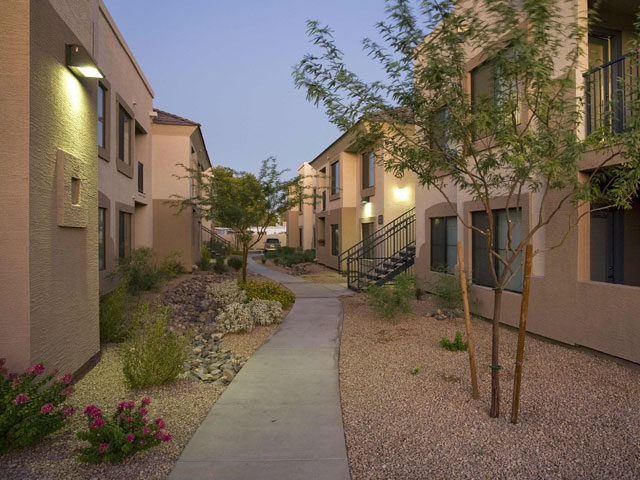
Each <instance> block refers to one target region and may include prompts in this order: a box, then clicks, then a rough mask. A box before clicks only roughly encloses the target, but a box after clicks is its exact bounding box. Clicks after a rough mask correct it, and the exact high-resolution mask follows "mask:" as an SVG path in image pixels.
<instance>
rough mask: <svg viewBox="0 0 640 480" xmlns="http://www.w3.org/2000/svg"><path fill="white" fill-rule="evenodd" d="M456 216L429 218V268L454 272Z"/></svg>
mask: <svg viewBox="0 0 640 480" xmlns="http://www.w3.org/2000/svg"><path fill="white" fill-rule="evenodd" d="M457 242H458V217H456V216H452V217H435V218H432V219H431V270H433V271H436V272H446V273H450V274H454V273H455V272H456V264H457V263H458V251H457Z"/></svg>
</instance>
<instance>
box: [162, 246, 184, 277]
mask: <svg viewBox="0 0 640 480" xmlns="http://www.w3.org/2000/svg"><path fill="white" fill-rule="evenodd" d="M179 258H180V253H179V252H173V253H171V254H169V255H168V256H167V257H165V259H164V260H162V263H161V264H160V273H161V276H162V278H163V279H171V278H176V277H177V276H178V275H180V274H181V273H184V271H185V270H184V265H182V263H181V262H180V260H178V259H179Z"/></svg>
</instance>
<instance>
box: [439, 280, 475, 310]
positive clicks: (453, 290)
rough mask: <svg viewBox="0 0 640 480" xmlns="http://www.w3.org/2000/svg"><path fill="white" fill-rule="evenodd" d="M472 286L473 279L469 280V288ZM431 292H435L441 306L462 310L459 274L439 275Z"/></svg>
mask: <svg viewBox="0 0 640 480" xmlns="http://www.w3.org/2000/svg"><path fill="white" fill-rule="evenodd" d="M470 286H471V281H470V280H469V281H468V282H467V290H468V289H469V287H470ZM431 293H433V294H434V295H435V296H436V297H437V299H438V303H439V304H440V306H442V307H443V308H456V309H459V310H461V309H462V307H463V305H462V286H461V285H460V276H459V275H448V274H446V273H442V274H440V275H438V279H437V280H436V281H435V282H433V284H432V285H431Z"/></svg>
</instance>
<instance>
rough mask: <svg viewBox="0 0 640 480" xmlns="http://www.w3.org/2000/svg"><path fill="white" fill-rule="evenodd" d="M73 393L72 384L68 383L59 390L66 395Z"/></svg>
mask: <svg viewBox="0 0 640 480" xmlns="http://www.w3.org/2000/svg"><path fill="white" fill-rule="evenodd" d="M72 393H73V386H71V385H69V386H68V387H67V388H65V389H64V390H62V391H61V392H60V394H61V395H63V396H65V397H68V396H70V395H71V394H72Z"/></svg>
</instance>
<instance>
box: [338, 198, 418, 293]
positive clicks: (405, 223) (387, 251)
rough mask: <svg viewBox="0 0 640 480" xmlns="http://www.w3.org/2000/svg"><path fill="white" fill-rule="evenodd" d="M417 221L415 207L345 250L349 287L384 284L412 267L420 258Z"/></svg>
mask: <svg viewBox="0 0 640 480" xmlns="http://www.w3.org/2000/svg"><path fill="white" fill-rule="evenodd" d="M415 222H416V212H415V208H412V209H411V210H409V211H408V212H406V213H404V214H402V215H400V216H399V217H398V218H396V219H395V220H393V221H392V222H390V223H388V224H386V225H385V226H384V227H382V228H381V229H379V230H378V231H376V232H374V233H373V234H372V235H370V236H368V237H366V238H364V239H362V241H360V242H358V243H356V244H355V245H354V246H353V247H351V248H349V249H348V250H346V251H345V252H343V253H342V254H341V255H340V257H339V262H340V263H339V264H340V269H341V271H346V274H347V285H348V287H349V288H350V289H352V290H355V291H360V290H362V289H363V288H365V287H367V286H369V285H384V284H385V283H388V282H391V281H392V280H393V279H394V278H395V277H397V276H398V275H400V274H401V273H403V272H406V271H407V270H408V269H409V268H411V267H412V266H413V264H414V262H415V258H416V230H415ZM343 265H344V266H345V267H346V268H345V269H344V270H343Z"/></svg>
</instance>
